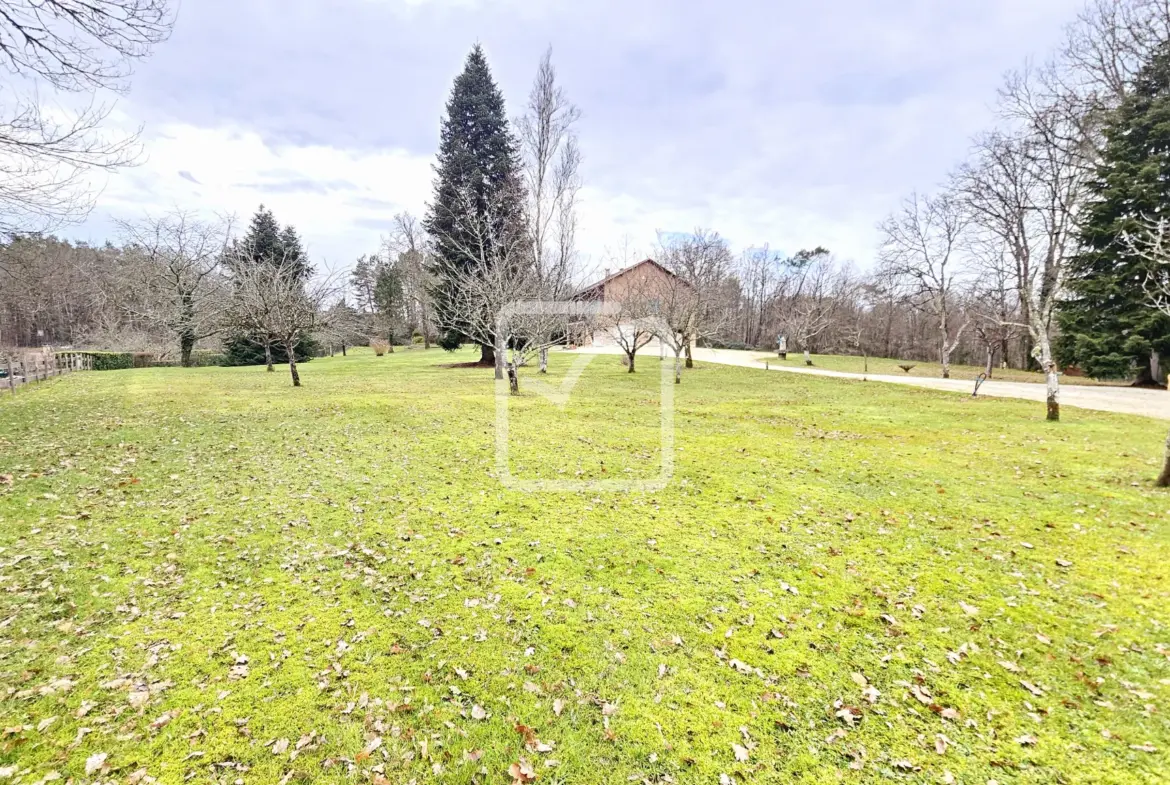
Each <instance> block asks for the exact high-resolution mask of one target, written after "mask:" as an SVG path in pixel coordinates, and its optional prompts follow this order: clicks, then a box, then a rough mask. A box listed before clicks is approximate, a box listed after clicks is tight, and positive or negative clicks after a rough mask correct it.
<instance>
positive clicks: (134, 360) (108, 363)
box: [57, 352, 154, 371]
mask: <svg viewBox="0 0 1170 785" xmlns="http://www.w3.org/2000/svg"><path fill="white" fill-rule="evenodd" d="M67 354H80V355H81V356H83V357H91V358H93V370H95V371H121V370H125V369H127V368H149V367H150V366H152V365H154V355H153V354H150V353H149V352H57V355H58V356H61V355H67Z"/></svg>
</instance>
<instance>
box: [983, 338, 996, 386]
mask: <svg viewBox="0 0 1170 785" xmlns="http://www.w3.org/2000/svg"><path fill="white" fill-rule="evenodd" d="M994 359H995V350H994V349H992V348H991V344H987V367H986V368H985V369H984V371H983V375H984V376H986V377H987V378H988V379H990V378H991V362H992V360H994Z"/></svg>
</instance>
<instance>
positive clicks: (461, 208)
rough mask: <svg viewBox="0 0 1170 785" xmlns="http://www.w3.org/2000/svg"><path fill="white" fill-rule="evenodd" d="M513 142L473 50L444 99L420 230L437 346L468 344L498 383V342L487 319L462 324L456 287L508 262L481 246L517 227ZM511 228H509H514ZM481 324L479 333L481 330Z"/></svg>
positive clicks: (506, 238) (507, 252) (499, 99)
mask: <svg viewBox="0 0 1170 785" xmlns="http://www.w3.org/2000/svg"><path fill="white" fill-rule="evenodd" d="M516 146H517V145H516V140H515V138H514V137H513V136H512V133H511V131H510V130H509V127H508V119H507V115H506V114H505V111H504V98H503V96H502V95H501V94H500V90H499V88H498V87H497V86H496V83H495V81H494V80H493V79H492V75H491V71H490V70H489V68H488V64H487V59H486V58H485V57H484V53H483V49H482V48H480V46H479V45H478V44H476V46H475V47H474V48H473V49H472V50H471V53H470V54H469V55H468V56H467V62H466V64H465V66H464V69H463V73H461V74H460V75H459V76H458V77H456V79H455V84H454V86H453V87H452V89H451V97H450V99H449V100H448V101H447V110H446V116H445V117H444V118H443V122H442V130H441V135H440V141H439V154H438V163H437V164H436V167H435V195H434V200H433V201H432V203H431V205H430V208H429V210H428V213H427V217H426V220H425V221H424V226H425V228H426V230H427V232H428V233H429V234H430V236H431V238H432V240H433V243H434V256H435V259H434V267H433V270H432V272H433V274H434V276H435V279H436V281H435V285H434V288H433V289H432V296H433V297H434V304H435V318H436V321H437V322H438V324H439V325H440V327H441V328H442V329H443V330H444V331H445V334H444V336H443V339H442V340H441V341H440V344H441V345H442V346H443V348H444V349H448V350H454V349H456V348H458V347H459V345H460V344H461V343H463V342H464V341H466V340H474V341H475V342H476V343H478V344H479V346H480V362H482V363H484V364H487V363H489V362H490V363H492V364H493V365H495V367H496V373H497V377H500V375H501V374H502V373H503V367H502V366H501V365H500V363H499V362H497V358H496V357H495V348H496V345H497V342H496V340H495V338H494V337H493V336H492V334H491V329H492V325H493V324H494V321H493V319H492V318H488V319H486V320H481V323H479V324H472V323H469V322H466V321H463V319H464V318H466V317H467V316H469V314H468V313H467V312H466V308H465V306H466V302H465V301H466V300H467V299H468V298H467V297H465V296H463V294H462V293H461V292H459V291H458V288H457V287H458V286H460V285H461V284H463V283H464V282H466V281H467V280H469V278H468V276H469V275H470V274H474V273H486V272H488V270H487V268H485V267H484V265H485V264H494V263H495V262H496V261H497V260H499V259H500V258H503V257H508V258H511V257H512V256H514V255H515V254H514V249H513V248H511V247H509V248H507V249H500V250H497V249H495V248H492V247H490V246H488V247H485V246H484V244H485V243H494V242H504V243H507V244H509V245H511V244H512V242H513V238H514V236H515V235H516V233H517V232H516V227H522V225H523V212H524V207H523V196H522V189H521V187H520V161H519V156H518V154H517V150H516ZM513 225H515V226H513ZM485 325H486V326H487V332H486V333H485V331H484V327H485Z"/></svg>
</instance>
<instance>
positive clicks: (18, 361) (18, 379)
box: [0, 349, 93, 395]
mask: <svg viewBox="0 0 1170 785" xmlns="http://www.w3.org/2000/svg"><path fill="white" fill-rule="evenodd" d="M92 370H93V357H92V356H90V355H88V354H85V353H84V352H54V351H51V350H48V349H45V350H39V351H21V350H15V351H12V350H9V351H0V390H4V389H7V390H9V391H11V392H12V394H13V395H15V394H16V388H17V387H20V386H21V385H25V384H35V383H37V382H43V381H45V380H46V379H52V378H53V377H54V376H61V375H62V374H66V373H73V372H74V371H92Z"/></svg>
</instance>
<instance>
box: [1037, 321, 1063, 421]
mask: <svg viewBox="0 0 1170 785" xmlns="http://www.w3.org/2000/svg"><path fill="white" fill-rule="evenodd" d="M1036 349H1037V350H1038V351H1037V353H1038V354H1039V355H1040V356H1039V357H1037V358H1036V359H1038V360H1039V361H1040V368H1041V370H1043V371H1044V383H1045V388H1046V389H1047V392H1048V419H1049V420H1052V421H1054V422H1055V421H1056V420H1059V419H1060V377H1059V376H1058V375H1057V373H1056V361H1055V360H1054V359H1052V345H1051V344H1050V343H1049V342H1048V337H1047V336H1041V338H1040V341H1039V344H1038V345H1036Z"/></svg>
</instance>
